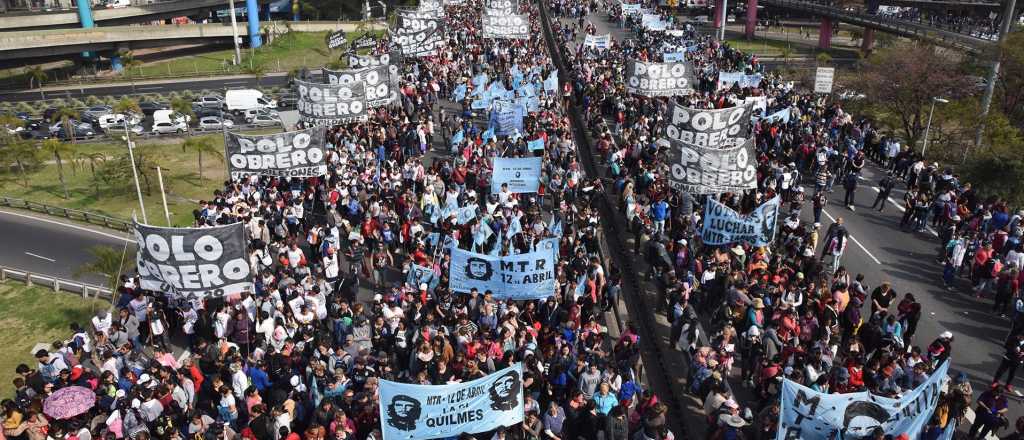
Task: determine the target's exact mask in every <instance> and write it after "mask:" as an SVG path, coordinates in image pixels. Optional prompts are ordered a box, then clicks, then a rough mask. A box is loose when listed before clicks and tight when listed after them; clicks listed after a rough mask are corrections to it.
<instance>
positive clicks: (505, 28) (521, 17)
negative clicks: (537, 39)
mask: <svg viewBox="0 0 1024 440" xmlns="http://www.w3.org/2000/svg"><path fill="white" fill-rule="evenodd" d="M491 12H494V11H488V13H486V14H484V15H483V35H484V38H503V39H509V40H525V39H527V38H530V16H529V15H526V14H503V13H491Z"/></svg>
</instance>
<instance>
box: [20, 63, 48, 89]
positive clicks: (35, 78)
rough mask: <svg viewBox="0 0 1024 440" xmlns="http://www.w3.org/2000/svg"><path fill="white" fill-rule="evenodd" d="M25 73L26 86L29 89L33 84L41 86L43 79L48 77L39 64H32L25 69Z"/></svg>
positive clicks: (32, 87)
mask: <svg viewBox="0 0 1024 440" xmlns="http://www.w3.org/2000/svg"><path fill="white" fill-rule="evenodd" d="M25 74H26V75H28V88H30V89H34V88H35V86H34V85H38V86H39V87H42V86H43V81H46V80H48V79H50V77H49V75H47V74H46V71H45V70H43V68H42V67H40V66H32V67H31V68H29V69H28V70H26V71H25Z"/></svg>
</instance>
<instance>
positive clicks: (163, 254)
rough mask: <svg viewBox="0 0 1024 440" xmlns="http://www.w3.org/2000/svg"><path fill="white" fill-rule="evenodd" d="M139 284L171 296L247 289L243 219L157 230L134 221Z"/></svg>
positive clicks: (248, 273)
mask: <svg viewBox="0 0 1024 440" xmlns="http://www.w3.org/2000/svg"><path fill="white" fill-rule="evenodd" d="M135 243H136V246H138V253H137V254H136V263H137V265H138V271H139V277H140V278H141V279H142V283H141V284H142V288H143V289H146V290H152V291H156V292H163V293H164V294H167V295H174V296H176V297H177V298H179V299H180V298H204V297H207V296H213V297H220V296H224V295H235V294H238V293H241V292H243V291H247V290H251V289H252V271H251V270H250V268H249V256H248V252H246V246H245V230H244V224H243V223H235V224H231V225H227V226H217V227H213V228H161V227H157V226H149V225H143V224H140V223H135Z"/></svg>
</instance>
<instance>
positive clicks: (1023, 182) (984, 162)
mask: <svg viewBox="0 0 1024 440" xmlns="http://www.w3.org/2000/svg"><path fill="white" fill-rule="evenodd" d="M961 171H962V176H961V181H962V182H964V183H970V184H971V187H972V188H974V189H975V190H976V191H978V194H979V195H981V196H982V197H986V198H987V197H999V198H1001V199H1003V200H1006V201H1007V202H1008V203H1009V204H1010V206H1024V160H1021V159H1016V158H1015V159H1000V158H995V157H986V158H974V159H971V160H970V161H969V162H967V163H966V164H964V166H963V167H962V169H961Z"/></svg>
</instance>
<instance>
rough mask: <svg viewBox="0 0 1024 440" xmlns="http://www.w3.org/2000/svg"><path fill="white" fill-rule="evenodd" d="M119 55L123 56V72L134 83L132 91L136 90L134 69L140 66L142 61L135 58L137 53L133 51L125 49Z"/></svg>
mask: <svg viewBox="0 0 1024 440" xmlns="http://www.w3.org/2000/svg"><path fill="white" fill-rule="evenodd" d="M117 56H119V57H121V67H122V68H123V70H121V74H122V75H124V76H125V78H128V81H130V82H131V83H132V91H133V92H134V91H135V72H133V71H132V70H133V69H137V68H139V66H141V65H142V61H139V60H137V59H135V54H133V53H132V52H131V51H128V50H123V51H120V52H118V53H117Z"/></svg>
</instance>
